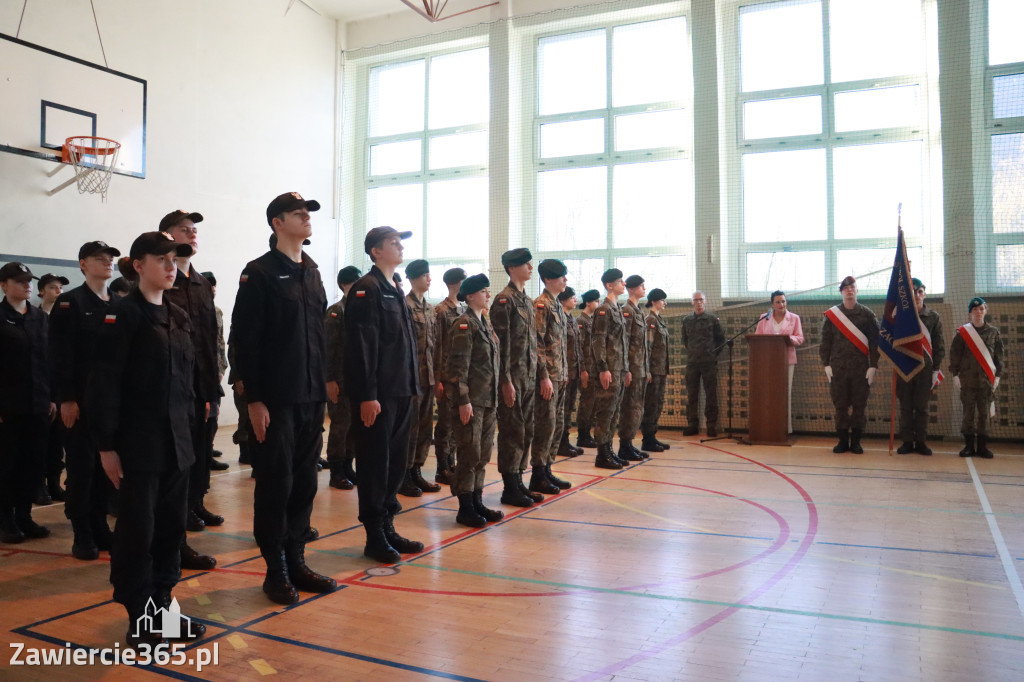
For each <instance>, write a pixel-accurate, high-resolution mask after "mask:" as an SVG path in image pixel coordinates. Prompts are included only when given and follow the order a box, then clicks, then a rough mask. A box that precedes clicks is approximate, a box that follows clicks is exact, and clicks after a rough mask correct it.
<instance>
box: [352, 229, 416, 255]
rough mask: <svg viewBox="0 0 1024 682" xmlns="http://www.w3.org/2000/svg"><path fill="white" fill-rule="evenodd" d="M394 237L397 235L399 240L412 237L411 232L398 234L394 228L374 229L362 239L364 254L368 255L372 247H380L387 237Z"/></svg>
mask: <svg viewBox="0 0 1024 682" xmlns="http://www.w3.org/2000/svg"><path fill="white" fill-rule="evenodd" d="M395 235H398V238H399V239H408V238H409V237H411V236H412V232H409V231H406V232H399V231H398V230H396V229H395V228H393V227H388V226H387V225H382V226H380V227H375V228H373V229H372V230H370V231H369V232H367V233H366V236H365V237H364V238H363V251H365V252H366V255H370V251H372V250H373V248H374V247H376V246H380V243H381V242H382V241H384V240H385V239H387V238H388V237H394V236H395Z"/></svg>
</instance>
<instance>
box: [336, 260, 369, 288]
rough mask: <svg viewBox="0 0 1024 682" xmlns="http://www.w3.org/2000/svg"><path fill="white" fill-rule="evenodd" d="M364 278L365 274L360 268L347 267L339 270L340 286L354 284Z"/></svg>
mask: <svg viewBox="0 0 1024 682" xmlns="http://www.w3.org/2000/svg"><path fill="white" fill-rule="evenodd" d="M362 276H363V273H361V272H360V271H359V268H357V267H356V266H354V265H346V266H345V267H343V268H342V269H341V270H338V286H339V287H340V286H341V285H342V284H352V283H353V282H355V281H356V280H357V279H359V278H360V277H362Z"/></svg>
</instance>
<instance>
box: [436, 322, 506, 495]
mask: <svg viewBox="0 0 1024 682" xmlns="http://www.w3.org/2000/svg"><path fill="white" fill-rule="evenodd" d="M450 338H451V349H450V351H449V353H448V360H447V363H446V365H445V370H444V372H445V376H446V377H450V378H449V379H448V381H449V389H448V390H451V392H452V393H451V395H452V399H453V400H452V402H453V403H454V404H455V406H456V407H455V414H456V415H457V414H458V406H459V405H472V406H473V416H472V417H470V419H469V423H468V424H463V423H462V420H461V419H458V418H455V419H454V427H455V437H456V440H457V441H458V447H459V456H458V463H457V464H456V469H455V479H454V481H453V482H452V494H453V495H459V494H461V493H471V492H473V491H475V490H482V489H483V487H484V469H485V467H486V466H487V463H488V462H490V461H491V448H492V446H493V444H494V425H495V421H496V420H497V408H498V403H499V401H500V400H501V396H500V391H499V389H498V376H499V373H500V371H501V370H500V364H501V358H500V346H499V344H498V337H497V336H495V334H494V331H493V330H492V329H491V328H490V325H489V324H487V318H486V317H481V318H478V317H477V315H476V313H474V312H473V311H472V310H467V311H466V312H465V313H464V314H463V315H461V316H459V317H458V318H456V320H455V321H454V322H453V323H452V328H451V330H450Z"/></svg>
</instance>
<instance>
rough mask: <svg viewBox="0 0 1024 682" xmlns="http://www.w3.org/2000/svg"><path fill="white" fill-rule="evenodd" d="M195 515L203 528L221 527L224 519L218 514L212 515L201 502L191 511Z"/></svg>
mask: <svg viewBox="0 0 1024 682" xmlns="http://www.w3.org/2000/svg"><path fill="white" fill-rule="evenodd" d="M192 511H193V512H195V515H196V516H198V517H199V518H200V519H202V521H203V525H205V526H223V525H224V517H223V516H221V515H220V514H214V513H213V512H212V511H210V510H209V509H207V508H206V505H204V504H203V503H202V502H200V503H199V504H197V505H196V508H195V509H193V510H192Z"/></svg>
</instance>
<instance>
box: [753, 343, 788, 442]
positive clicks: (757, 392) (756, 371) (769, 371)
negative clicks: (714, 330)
mask: <svg viewBox="0 0 1024 682" xmlns="http://www.w3.org/2000/svg"><path fill="white" fill-rule="evenodd" d="M744 338H746V340H747V346H748V347H749V353H750V356H749V357H750V360H749V370H750V371H749V384H748V385H749V396H750V397H749V402H748V405H747V415H748V418H749V432H748V434H747V437H746V438H745V439H744V440H745V442H747V443H750V444H751V445H791V444H792V443H791V442H790V440H789V435H788V434H787V433H786V432H787V431H788V430H789V399H788V397H789V395H788V394H789V368H788V362H787V351H786V347H787V346H789V345H791V343H792V342H791V341H790V340H789V337H788V336H782V335H774V334H747V335H746V336H745V337H744Z"/></svg>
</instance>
